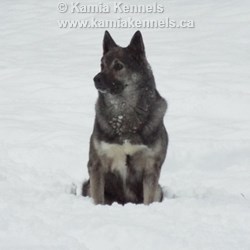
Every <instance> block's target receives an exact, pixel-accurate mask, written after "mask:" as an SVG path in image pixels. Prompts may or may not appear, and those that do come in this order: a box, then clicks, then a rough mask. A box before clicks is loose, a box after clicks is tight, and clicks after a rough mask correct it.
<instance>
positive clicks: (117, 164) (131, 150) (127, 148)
mask: <svg viewBox="0 0 250 250" xmlns="http://www.w3.org/2000/svg"><path fill="white" fill-rule="evenodd" d="M95 147H96V149H97V152H98V154H99V156H100V157H101V159H103V160H104V161H105V162H106V170H107V171H111V172H119V174H120V175H121V177H122V178H123V179H124V180H125V179H126V176H127V167H128V166H127V164H126V161H127V156H133V155H134V154H135V153H138V152H143V151H145V150H148V147H147V146H146V145H143V144H131V143H130V142H129V141H128V140H125V141H124V143H123V144H110V143H107V142H104V141H101V142H95Z"/></svg>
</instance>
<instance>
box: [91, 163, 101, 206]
mask: <svg viewBox="0 0 250 250" xmlns="http://www.w3.org/2000/svg"><path fill="white" fill-rule="evenodd" d="M89 177H90V196H91V197H92V198H93V200H94V203H95V204H104V174H103V171H102V169H101V165H100V164H98V163H97V162H96V163H95V164H94V165H92V166H89Z"/></svg>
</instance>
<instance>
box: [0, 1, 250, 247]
mask: <svg viewBox="0 0 250 250" xmlns="http://www.w3.org/2000/svg"><path fill="white" fill-rule="evenodd" d="M124 2H125V1H124ZM83 3H87V2H86V1H84V2H83ZM89 3H94V2H90V1H89ZM127 3H134V2H133V1H130V2H127ZM143 3H144V4H146V3H147V1H144V2H143ZM148 3H151V1H148ZM57 4H58V2H57V1H50V0H44V1H31V0H27V1H7V0H1V2H0V21H1V25H0V249H1V250H12V249H18V250H27V249H28V250H29V249H32V250H33V249H35V250H42V249H45V250H64V249H65V250H68V249H72V250H84V249H91V250H92V249H108V250H113V249H116V250H118V249H122V250H123V249H124V250H128V249H135V250H137V249H144V250H147V249H149V250H151V249H152V250H158V249H159V250H160V249H161V250H165V249H169V250H176V249H180V250H181V249H185V250H188V249H192V250H193V249H197V250H201V249H202V250H203V249H211V250H215V249H219V250H224V249H225V250H235V249H237V250H238V249H241V250H249V249H250V201H249V200H250V131H249V128H250V82H249V78H250V70H249V66H250V65H249V63H250V49H249V39H250V29H249V21H250V14H249V9H250V2H249V1H247V0H242V1H233V0H221V1H218V0H204V1H200V0H189V1H185V0H176V1H170V0H169V1H167V2H165V4H166V10H165V13H164V14H137V15H135V17H136V18H140V17H141V18H146V17H147V18H162V17H172V18H173V19H193V20H195V24H196V27H195V29H175V30H173V29H172V30H170V29H159V30H157V29H144V30H141V31H142V33H143V36H144V42H145V46H146V52H147V57H148V60H149V62H150V64H151V66H152V68H153V71H154V75H155V79H156V84H157V88H158V90H159V91H160V93H161V95H162V96H164V97H165V98H166V99H167V100H168V102H169V110H168V113H167V115H166V117H165V125H166V127H167V129H168V132H169V136H170V144H169V151H168V156H167V159H166V162H165V163H164V166H163V169H162V175H161V179H160V183H161V184H162V185H163V186H164V188H165V190H166V197H165V199H164V201H163V202H162V203H155V204H152V205H150V206H144V205H133V204H127V205H126V206H120V205H118V204H114V205H112V206H94V205H93V204H92V201H91V199H89V198H84V197H81V196H80V195H79V189H80V185H81V182H82V181H83V180H84V179H87V178H88V174H87V167H86V164H87V161H88V143H89V137H90V134H91V132H92V127H93V122H94V116H95V114H94V104H95V101H96V98H97V91H96V89H95V88H94V84H93V80H92V79H93V77H94V75H95V74H96V73H98V71H99V64H100V58H101V54H102V47H101V44H102V38H103V34H104V29H59V28H58V25H57V20H58V19H65V18H68V17H71V18H91V17H104V18H112V17H119V15H118V16H117V15H116V16H115V15H114V14H112V13H111V14H84V15H83V14H80V15H79V16H77V15H69V14H60V13H58V11H57ZM125 16H129V15H128V14H127V15H125ZM109 31H110V33H111V35H112V36H113V38H114V39H115V41H116V42H117V43H118V44H120V45H121V46H127V45H128V43H129V41H130V39H131V37H132V35H133V33H134V32H135V31H136V30H133V29H112V30H109ZM72 183H75V185H76V186H77V190H78V195H77V196H74V195H72V194H70V189H71V186H72Z"/></svg>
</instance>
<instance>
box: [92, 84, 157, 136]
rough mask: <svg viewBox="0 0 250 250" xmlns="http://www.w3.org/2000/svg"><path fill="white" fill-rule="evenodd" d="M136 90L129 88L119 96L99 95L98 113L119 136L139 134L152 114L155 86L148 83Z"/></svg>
mask: <svg viewBox="0 0 250 250" xmlns="http://www.w3.org/2000/svg"><path fill="white" fill-rule="evenodd" d="M136 88H137V89H136ZM136 88H135V89H132V88H130V89H129V86H128V88H127V89H125V90H124V91H123V93H122V94H119V95H112V94H109V93H105V94H100V95H99V99H98V102H97V105H98V109H97V112H98V113H99V115H101V117H102V119H105V120H106V122H107V123H108V124H109V126H110V127H112V128H113V130H114V131H115V133H116V134H118V135H119V134H122V133H137V131H138V129H140V127H142V126H143V125H144V124H145V123H146V121H147V118H148V116H149V114H150V112H151V110H150V107H151V103H152V102H153V101H154V100H155V98H156V90H155V85H154V84H152V83H151V84H147V82H146V83H144V84H143V85H138V86H136ZM102 122H103V120H102V121H101V120H100V123H102ZM101 126H102V125H101Z"/></svg>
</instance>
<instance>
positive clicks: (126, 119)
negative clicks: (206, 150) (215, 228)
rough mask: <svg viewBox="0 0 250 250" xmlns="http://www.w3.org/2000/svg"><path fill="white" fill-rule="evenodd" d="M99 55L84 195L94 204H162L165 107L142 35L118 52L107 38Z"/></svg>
mask: <svg viewBox="0 0 250 250" xmlns="http://www.w3.org/2000/svg"><path fill="white" fill-rule="evenodd" d="M103 49H104V55H103V57H102V61H101V68H102V70H101V72H100V73H98V74H97V75H96V76H95V78H94V82H95V86H96V88H97V89H98V92H99V97H98V100H97V103H96V119H95V125H94V131H93V133H92V136H91V140H90V151H89V162H88V170H89V175H90V179H89V181H87V182H85V183H84V185H83V190H82V191H83V195H84V196H87V195H88V196H91V197H92V198H93V199H94V202H95V203H96V204H104V203H106V204H111V203H112V202H114V201H116V202H118V203H121V204H124V203H127V202H133V203H145V204H149V203H151V202H153V201H161V200H162V190H161V187H160V186H159V184H158V180H159V176H160V170H161V166H162V164H163V162H164V159H165V156H166V152H167V145H168V136H167V132H166V129H165V127H164V124H163V117H164V114H165V112H166V109H167V103H166V101H165V100H164V99H163V98H162V97H161V96H160V95H159V93H158V91H157V90H156V87H155V82H154V77H153V74H152V71H151V69H150V66H149V64H148V62H147V60H146V56H145V51H144V45H143V40H142V36H141V33H140V32H136V33H135V35H134V36H133V38H132V40H131V43H130V45H129V46H128V47H126V48H121V47H119V46H117V45H116V44H115V42H114V41H113V39H112V38H111V36H110V35H109V33H108V32H106V33H105V36H104V42H103Z"/></svg>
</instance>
